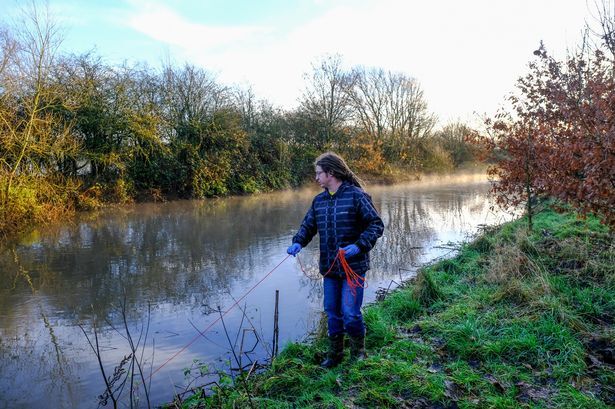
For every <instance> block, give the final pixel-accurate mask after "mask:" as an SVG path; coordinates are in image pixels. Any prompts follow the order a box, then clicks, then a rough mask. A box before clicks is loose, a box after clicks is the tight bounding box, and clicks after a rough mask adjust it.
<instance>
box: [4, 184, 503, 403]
mask: <svg viewBox="0 0 615 409" xmlns="http://www.w3.org/2000/svg"><path fill="white" fill-rule="evenodd" d="M487 189H488V185H487V184H486V183H485V181H484V180H483V178H482V176H481V177H477V178H476V179H473V180H470V181H464V183H462V184H459V183H458V181H457V182H455V181H453V182H444V183H434V184H429V185H425V184H417V185H404V186H389V187H372V188H370V189H369V191H370V193H371V195H372V197H373V199H374V203H375V205H376V207H378V208H379V210H380V212H381V215H382V218H383V220H384V222H385V226H386V230H385V234H384V236H383V238H382V240H381V241H380V242H379V244H378V245H377V247H376V249H375V250H374V252H373V253H372V254H373V257H372V270H371V271H370V273H369V275H368V279H369V282H370V287H369V289H368V290H367V291H366V301H368V302H369V301H370V300H373V299H374V297H375V291H376V290H377V288H378V287H379V286H387V285H388V284H389V283H390V281H391V280H393V279H395V280H397V279H398V277H399V275H400V273H403V274H405V275H406V276H407V275H408V274H412V272H413V271H414V270H415V269H416V267H417V266H418V265H420V264H421V263H424V262H427V261H429V260H430V259H433V258H434V257H439V256H442V255H444V254H445V253H446V252H447V251H448V250H446V249H445V248H442V247H445V246H442V245H443V244H446V243H448V242H450V241H458V240H461V239H463V238H464V236H465V235H466V234H468V233H471V232H473V231H474V230H475V229H476V226H477V225H479V224H490V223H493V222H499V221H501V218H502V215H501V214H496V213H493V212H491V211H490V210H489V207H490V203H489V201H488V200H487V199H486V191H487ZM315 193H317V191H316V190H313V189H305V190H301V191H293V192H282V193H275V194H269V195H259V196H253V197H243V198H242V197H239V198H229V199H218V200H207V201H185V202H181V201H180V202H173V203H166V204H157V205H155V204H145V205H135V206H131V207H126V208H121V209H113V210H109V211H105V212H101V213H99V214H94V215H87V216H82V217H81V218H80V219H77V220H75V221H74V222H73V223H71V224H68V225H67V224H64V225H58V226H52V227H50V228H47V229H44V230H41V231H38V232H35V233H34V234H33V235H32V236H31V237H30V238H28V239H26V240H24V241H22V242H21V243H18V244H14V245H12V246H9V247H8V248H5V249H3V250H2V252H1V253H0V356H1V360H0V408H8V407H11V408H15V407H37V406H39V405H47V404H48V402H49V401H50V399H51V401H52V402H54V404H53V406H57V407H93V406H96V404H97V402H96V396H97V395H99V394H100V393H102V392H103V390H104V385H103V383H102V379H101V378H100V375H99V373H98V369H97V362H96V361H95V357H94V355H93V354H92V352H91V350H90V349H89V346H88V345H87V343H86V341H85V338H84V336H83V334H82V333H81V331H80V330H79V328H78V327H77V324H79V323H82V324H83V325H84V328H86V330H88V331H91V330H92V325H93V323H96V325H97V327H98V328H99V329H100V331H101V345H102V347H103V352H104V359H105V365H108V366H110V367H111V370H112V367H113V365H116V364H117V363H118V362H119V361H120V360H121V358H122V357H123V355H125V353H126V350H125V348H124V349H123V346H124V345H125V343H124V340H123V339H122V338H121V336H120V335H119V334H118V333H117V332H116V331H113V329H112V328H111V325H113V326H118V324H119V323H120V321H121V314H119V313H118V307H117V306H118V302H119V301H120V300H122V299H123V297H125V299H126V303H127V306H128V308H127V312H128V323H129V325H131V326H132V327H133V328H135V329H137V328H139V327H140V325H142V322H143V319H144V316H145V315H147V314H146V312H145V311H147V309H148V306H149V305H151V307H152V310H151V316H150V319H151V334H152V335H150V340H151V341H155V348H154V347H153V346H152V345H149V346H148V349H147V352H146V354H145V355H146V356H151V354H152V350H153V349H155V351H153V352H155V362H154V363H153V367H154V368H155V367H157V366H158V365H160V364H161V363H162V362H164V361H165V360H167V359H168V358H169V357H171V356H173V354H174V353H175V352H176V351H177V350H178V349H180V348H181V347H182V346H184V345H186V344H187V343H188V342H190V341H191V340H192V339H193V338H194V336H195V334H196V331H195V329H194V328H193V327H192V324H191V323H194V325H195V326H197V327H199V328H204V327H206V326H207V325H208V323H210V322H212V320H213V319H215V318H216V315H215V314H204V313H205V312H207V311H208V310H209V309H210V308H216V307H217V306H220V307H221V308H222V309H224V308H226V307H228V306H229V305H231V304H232V303H233V300H232V297H231V296H230V294H232V295H234V296H235V297H238V296H240V295H242V294H244V293H245V292H246V291H247V290H248V289H250V288H251V287H252V286H253V285H254V284H255V283H256V282H258V280H260V278H261V277H262V276H263V275H264V274H265V273H266V272H268V271H270V270H271V269H272V268H273V267H274V266H275V265H276V264H278V263H279V262H280V261H281V260H282V259H283V258H284V257H285V249H286V247H287V245H288V244H289V242H290V238H291V237H292V235H293V234H294V232H295V230H296V228H297V227H298V224H299V223H300V221H301V219H302V217H303V215H304V213H305V211H306V209H307V207H308V206H309V204H310V202H311V200H312V197H313V196H314V194H315ZM315 247H316V246H314V245H313V244H312V245H310V246H308V247H307V248H306V249H305V250H304V251H303V252H302V253H301V256H300V260H301V261H302V263H303V264H304V269H305V274H304V273H303V272H302V271H301V269H300V268H299V264H298V263H297V262H296V260H294V259H291V260H289V261H287V262H285V263H284V264H283V265H282V266H280V268H279V269H278V271H276V272H275V274H274V275H272V276H271V278H270V279H268V280H267V281H265V282H263V283H262V284H261V285H260V286H258V287H257V288H256V289H255V290H254V291H253V292H252V293H251V294H250V295H249V296H248V297H247V298H246V299H245V300H244V301H242V305H245V306H246V308H247V314H248V316H249V318H250V319H251V320H252V321H253V322H254V325H255V326H256V327H258V329H259V331H260V332H261V333H262V335H263V336H264V337H265V338H266V339H271V331H272V325H273V324H272V319H271V318H272V316H273V296H274V293H275V289H280V290H281V300H280V311H281V315H280V340H281V342H282V343H284V342H287V341H289V340H296V339H301V338H303V337H304V336H305V334H306V333H307V332H308V331H309V330H310V329H312V328H314V326H315V325H316V323H317V321H318V319H319V317H320V310H321V306H320V304H321V300H322V288H321V285H320V280H319V279H318V275H317V273H316V272H317V254H316V252H315V251H316V249H315ZM243 318H245V317H242V314H240V313H237V312H236V311H235V312H232V313H229V315H228V316H227V317H225V322H226V325H227V326H228V327H229V328H232V330H231V332H234V334H236V332H235V331H238V330H240V329H241V326H242V325H244V324H245V320H244V319H243ZM242 323H244V324H242ZM207 338H208V339H209V340H210V341H211V342H208V341H206V340H200V339H199V340H198V341H197V342H194V344H193V345H191V346H190V348H188V349H187V350H186V351H185V352H183V353H182V355H180V356H179V357H177V358H176V359H174V360H173V361H172V362H170V363H169V364H168V365H166V366H165V367H164V368H163V369H162V370H160V371H159V372H158V373H157V375H156V377H155V378H153V384H152V390H153V391H154V393H153V396H152V398H153V401H154V402H157V403H160V402H164V401H167V400H169V399H170V397H171V393H172V392H173V390H174V389H173V385H174V384H178V383H181V382H182V369H183V368H185V367H187V366H189V365H190V363H191V361H192V359H203V360H212V361H215V362H219V364H220V365H222V366H223V365H225V363H224V359H225V358H226V357H228V356H229V355H228V353H229V352H228V347H227V346H226V338H225V336H224V333H223V332H222V329H221V328H220V325H216V326H214V327H213V328H212V331H211V332H209V333H208V334H207ZM259 348H260V349H259V350H257V351H255V358H257V359H262V358H263V357H264V356H265V355H266V349H267V346H266V345H260V346H259ZM220 357H222V361H220ZM148 359H149V362H148V363H149V364H152V362H151V361H152V359H151V358H148ZM33 383H34V384H36V385H37V387H36V388H32V386H33V385H32V384H33Z"/></svg>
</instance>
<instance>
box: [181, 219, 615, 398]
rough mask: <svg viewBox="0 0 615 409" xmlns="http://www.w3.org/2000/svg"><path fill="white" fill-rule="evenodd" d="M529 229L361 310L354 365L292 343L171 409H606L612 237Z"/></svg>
mask: <svg viewBox="0 0 615 409" xmlns="http://www.w3.org/2000/svg"><path fill="white" fill-rule="evenodd" d="M534 223H535V228H534V230H533V232H531V233H529V234H528V233H527V231H526V223H525V222H524V220H518V221H516V222H513V223H509V224H506V225H504V226H501V227H500V228H497V229H490V230H488V231H486V232H485V233H484V234H483V235H481V236H480V237H478V238H476V240H474V241H473V242H472V243H468V244H466V245H464V246H463V248H462V250H461V251H460V253H459V254H458V256H457V257H455V258H453V259H450V260H444V261H441V262H439V263H438V264H435V265H432V266H429V267H427V268H425V269H423V270H422V271H421V272H420V273H419V275H418V277H417V279H416V280H414V281H413V282H412V283H410V284H409V285H405V286H403V288H400V289H398V290H396V291H395V292H393V293H391V294H390V295H388V296H387V298H386V299H385V300H384V301H382V302H379V303H376V304H373V305H370V306H368V307H367V308H365V313H364V316H365V321H366V325H367V328H368V330H367V340H366V344H367V348H368V354H369V357H368V359H366V360H365V361H362V362H354V363H352V362H348V361H347V360H345V361H344V362H343V363H342V365H340V366H339V367H337V368H335V369H333V370H324V369H321V368H320V367H319V366H318V363H319V360H320V359H321V358H322V356H323V354H324V351H325V349H326V343H325V342H324V340H323V339H322V338H321V339H317V340H316V341H314V342H313V343H311V344H309V345H300V344H291V345H289V346H287V347H286V348H285V350H284V351H283V353H282V354H281V355H280V356H279V357H278V358H277V359H276V361H275V362H274V363H273V365H272V367H271V368H270V369H269V370H267V371H266V372H264V373H262V374H260V375H257V376H254V377H252V378H250V379H249V380H248V381H247V382H246V383H245V384H242V385H239V384H238V385H236V386H229V387H224V388H221V389H218V390H215V391H214V393H213V394H212V395H210V396H208V397H206V398H196V397H194V398H192V399H189V400H187V401H185V402H183V403H179V402H176V404H175V405H176V406H180V407H185V408H188V407H195V408H196V407H225V408H232V407H250V399H251V401H252V403H251V404H252V405H253V406H254V407H259V408H261V407H264V408H269V407H271V408H287V407H293V408H346V407H359V408H371V407H379V408H398V407H400V408H402V407H415V406H416V407H427V406H429V405H433V406H440V407H447V406H451V405H457V406H458V407H460V408H519V407H527V408H554V407H555V408H560V407H561V408H575V409H578V408H606V407H614V406H615V386H614V385H615V371H613V367H612V366H609V364H608V363H607V362H605V361H606V360H607V358H604V356H603V355H601V353H602V352H603V351H601V349H600V348H602V349H609V348H611V349H612V348H613V347H614V345H615V329H614V328H613V323H614V322H615V270H614V269H615V267H614V266H615V247H614V246H615V245H614V244H613V242H614V236H613V233H612V232H609V230H608V229H607V228H606V227H604V226H602V225H600V224H599V223H598V221H597V220H596V219H593V218H587V219H578V218H577V217H576V216H575V215H573V214H569V213H564V214H560V213H556V212H555V211H552V210H546V211H543V212H541V213H540V214H538V215H537V216H536V217H535V220H534ZM246 390H247V391H249V395H250V396H249V398H248V393H247V392H246ZM413 405H415V406H413ZM420 405H423V406H420Z"/></svg>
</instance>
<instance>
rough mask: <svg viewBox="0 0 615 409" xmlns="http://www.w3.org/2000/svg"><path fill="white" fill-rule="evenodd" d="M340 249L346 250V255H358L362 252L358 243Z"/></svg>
mask: <svg viewBox="0 0 615 409" xmlns="http://www.w3.org/2000/svg"><path fill="white" fill-rule="evenodd" d="M340 250H343V251H344V256H346V257H352V256H356V255H357V254H359V253H360V252H361V250H359V247H358V246H357V245H356V244H349V245H347V246H346V247H342V248H341V249H340Z"/></svg>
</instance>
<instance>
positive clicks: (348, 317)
mask: <svg viewBox="0 0 615 409" xmlns="http://www.w3.org/2000/svg"><path fill="white" fill-rule="evenodd" d="M314 165H315V170H316V181H317V182H318V183H319V184H320V186H321V187H322V188H323V189H324V191H323V192H322V193H320V194H318V195H317V196H316V197H315V198H314V200H313V201H312V205H311V206H310V208H309V209H308V211H307V214H306V215H305V218H304V219H303V222H302V223H301V227H300V228H299V231H298V232H297V234H296V235H295V236H294V237H293V244H292V245H291V246H290V247H289V248H288V250H287V252H288V254H291V255H293V256H296V255H297V254H298V253H299V252H300V251H301V249H302V248H303V247H305V246H306V245H307V244H308V243H309V242H310V241H311V240H312V238H313V237H314V235H315V234H316V233H318V235H319V237H320V265H319V266H320V274H322V275H323V276H324V282H323V286H324V308H325V312H326V314H327V325H328V332H329V351H328V353H327V359H325V360H324V361H323V362H322V363H321V366H323V367H325V368H332V367H334V366H336V365H338V364H339V363H340V362H341V361H342V358H343V357H344V334H345V333H346V334H348V336H349V339H350V356H351V359H363V358H364V357H365V323H364V322H363V315H362V314H361V304H362V303H363V286H362V285H358V286H356V282H355V285H353V283H352V281H350V280H347V277H346V274H345V272H344V270H343V268H342V265H341V260H340V258H339V257H338V253H339V252H340V250H342V251H343V253H342V254H343V256H344V257H345V259H346V261H347V262H348V265H349V266H350V268H351V269H352V270H353V271H354V272H355V273H356V274H358V275H359V276H360V277H363V278H364V277H365V273H366V272H367V270H369V251H370V250H371V249H372V248H373V247H374V245H375V244H376V240H378V238H379V237H380V236H382V232H383V230H384V225H383V223H382V219H381V218H380V216H379V215H378V212H377V211H376V209H375V208H374V205H373V204H372V200H371V197H370V196H369V195H368V194H367V193H365V191H364V190H363V186H362V184H361V181H360V180H359V178H358V177H357V176H356V175H355V174H354V173H353V172H352V171H351V170H350V168H349V167H348V165H347V164H346V162H345V161H344V159H342V158H341V157H340V156H339V155H337V154H335V153H333V152H327V153H324V154H322V155H320V156H319V157H318V158H316V161H315V162H314ZM359 281H360V282H361V281H362V280H359Z"/></svg>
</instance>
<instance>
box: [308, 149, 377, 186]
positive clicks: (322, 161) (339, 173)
mask: <svg viewBox="0 0 615 409" xmlns="http://www.w3.org/2000/svg"><path fill="white" fill-rule="evenodd" d="M314 166H320V167H321V168H322V170H323V171H325V172H326V173H329V174H330V175H333V176H335V177H336V178H338V179H339V180H341V181H344V182H349V183H350V184H352V185H355V186H356V187H358V188H361V189H363V190H365V188H364V185H363V181H362V180H361V179H359V177H358V176H357V175H355V174H354V172H353V171H352V170H350V168H349V167H348V165H347V164H346V161H344V159H343V158H342V157H341V156H340V155H338V154H337V153H334V152H325V153H323V154H322V155H320V156H319V157H317V158H316V161H314Z"/></svg>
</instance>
